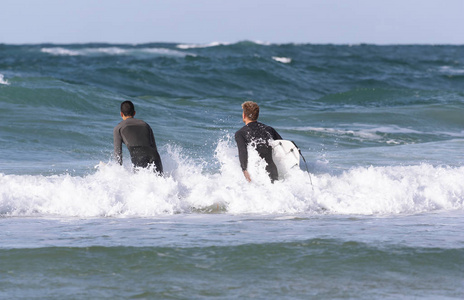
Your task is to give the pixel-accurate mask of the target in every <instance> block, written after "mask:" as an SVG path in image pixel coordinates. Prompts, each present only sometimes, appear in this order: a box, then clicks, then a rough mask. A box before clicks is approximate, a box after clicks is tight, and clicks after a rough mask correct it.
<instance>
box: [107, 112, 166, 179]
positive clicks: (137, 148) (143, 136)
mask: <svg viewBox="0 0 464 300" xmlns="http://www.w3.org/2000/svg"><path fill="white" fill-rule="evenodd" d="M113 137H114V153H115V156H116V158H117V160H118V162H119V163H122V143H124V144H126V146H127V149H128V150H129V153H130V155H131V160H132V163H133V164H134V165H135V166H137V167H147V166H148V165H149V164H151V163H155V166H156V169H157V170H158V171H159V172H163V166H162V164H161V158H160V156H159V153H158V150H157V148H156V142H155V137H154V135H153V131H152V129H151V127H150V125H148V124H147V123H146V122H144V121H142V120H139V119H135V118H128V119H126V120H123V121H121V122H120V123H119V124H118V125H117V126H116V127H115V128H114V131H113Z"/></svg>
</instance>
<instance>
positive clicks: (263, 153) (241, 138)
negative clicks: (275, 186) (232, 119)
mask: <svg viewBox="0 0 464 300" xmlns="http://www.w3.org/2000/svg"><path fill="white" fill-rule="evenodd" d="M270 139H273V140H281V139H282V137H281V136H280V135H279V134H278V133H277V131H275V130H274V128H272V127H271V126H267V125H265V124H263V123H260V122H250V123H248V124H247V125H245V126H243V127H242V128H241V129H240V130H238V131H237V132H236V133H235V141H236V142H237V147H238V157H239V159H240V166H241V167H242V170H243V171H245V170H246V169H247V167H248V150H247V146H248V145H250V144H251V145H253V146H254V147H255V148H256V150H257V151H258V154H259V156H260V157H262V158H263V159H264V160H265V161H266V163H267V166H266V171H267V172H268V173H269V177H271V180H272V181H274V180H277V179H278V177H279V173H278V172H277V167H276V165H275V164H274V161H273V160H272V147H271V146H270V145H269V140H270Z"/></svg>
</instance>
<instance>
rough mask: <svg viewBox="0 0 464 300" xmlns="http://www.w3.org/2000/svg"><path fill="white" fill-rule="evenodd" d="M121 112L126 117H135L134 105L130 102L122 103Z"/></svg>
mask: <svg viewBox="0 0 464 300" xmlns="http://www.w3.org/2000/svg"><path fill="white" fill-rule="evenodd" d="M121 112H122V114H123V115H124V116H126V117H133V116H134V115H135V108H134V103H132V102H131V101H129V100H127V101H124V102H123V103H121Z"/></svg>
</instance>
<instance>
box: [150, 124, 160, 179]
mask: <svg viewBox="0 0 464 300" xmlns="http://www.w3.org/2000/svg"><path fill="white" fill-rule="evenodd" d="M148 128H149V129H150V143H151V145H152V146H153V148H154V149H155V166H156V170H157V171H158V172H160V174H163V163H162V162H161V156H160V155H159V152H158V149H157V147H156V141H155V135H154V134H153V129H151V127H150V125H148Z"/></svg>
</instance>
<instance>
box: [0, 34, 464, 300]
mask: <svg viewBox="0 0 464 300" xmlns="http://www.w3.org/2000/svg"><path fill="white" fill-rule="evenodd" d="M126 99H129V100H132V101H133V102H134V103H135V106H136V111H137V115H136V117H138V118H141V119H143V120H145V121H147V122H148V123H149V124H150V125H151V126H152V128H153V131H154V133H155V137H156V140H157V144H158V148H159V149H160V154H161V157H162V160H163V164H164V168H165V173H166V174H165V176H164V177H156V176H155V175H154V174H152V173H151V172H145V171H140V172H138V173H133V172H132V170H131V167H130V165H129V163H128V162H129V157H128V153H127V151H126V150H127V149H124V151H125V152H124V155H125V157H124V162H125V163H124V165H123V167H119V166H117V165H115V164H114V163H112V161H111V152H112V149H113V145H112V129H113V127H114V126H115V125H116V124H117V123H118V122H119V121H120V116H119V104H120V102H121V101H123V100H126ZM245 100H254V101H256V102H258V103H259V104H260V106H261V113H260V121H262V122H264V123H266V124H269V125H271V126H273V127H274V128H275V129H276V130H277V131H278V132H279V133H280V134H281V135H282V136H283V137H284V138H285V139H290V140H293V141H295V142H296V143H297V144H298V145H299V147H300V148H301V150H302V153H303V155H304V156H305V158H306V160H307V162H308V165H307V167H308V170H309V172H310V175H309V174H308V173H307V172H306V167H305V166H304V164H302V165H301V170H293V171H292V172H291V173H290V174H288V176H287V178H286V179H285V180H283V181H279V182H276V183H275V184H271V183H270V182H269V179H268V177H267V175H266V174H265V172H264V166H263V165H262V164H260V163H259V161H258V159H257V157H256V156H253V155H251V157H250V165H252V166H254V168H252V169H251V170H250V173H251V175H252V179H253V180H252V183H247V182H246V181H245V179H244V177H243V175H242V174H241V170H240V167H239V163H238V157H237V150H236V146H235V142H234V139H233V134H234V132H235V131H236V130H238V129H239V128H240V127H241V126H242V125H243V123H242V122H241V107H240V104H241V103H242V102H244V101H245ZM0 103H1V104H2V119H1V121H0V149H1V152H0V153H1V154H2V155H1V157H0V229H1V230H0V298H15V299H31V298H48V299H50V298H52V299H62V298H71V299H73V298H74V299H88V298H123V299H127V298H142V299H144V298H146V299H152V298H169V299H192V298H193V299H203V298H214V299H217V298H223V299H230V298H249V297H253V298H259V299H281V298H290V299H308V298H316V299H318V298H319V299H328V298H347V299H349V298H356V299H360V298H361V299H373V298H385V299H398V298H399V299H411V298H421V299H461V298H462V295H463V294H464V234H463V232H464V221H463V209H464V183H463V182H464V153H463V150H464V117H463V116H464V47H463V46H421V45H412V46H374V45H353V46H348V45H345V46H337V45H310V44H308V45H293V44H286V45H262V44H257V43H252V42H241V43H236V44H213V45H182V44H161V43H156V44H144V45H108V44H87V45H51V44H47V45H45V44H44V45H19V46H13V45H0Z"/></svg>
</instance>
